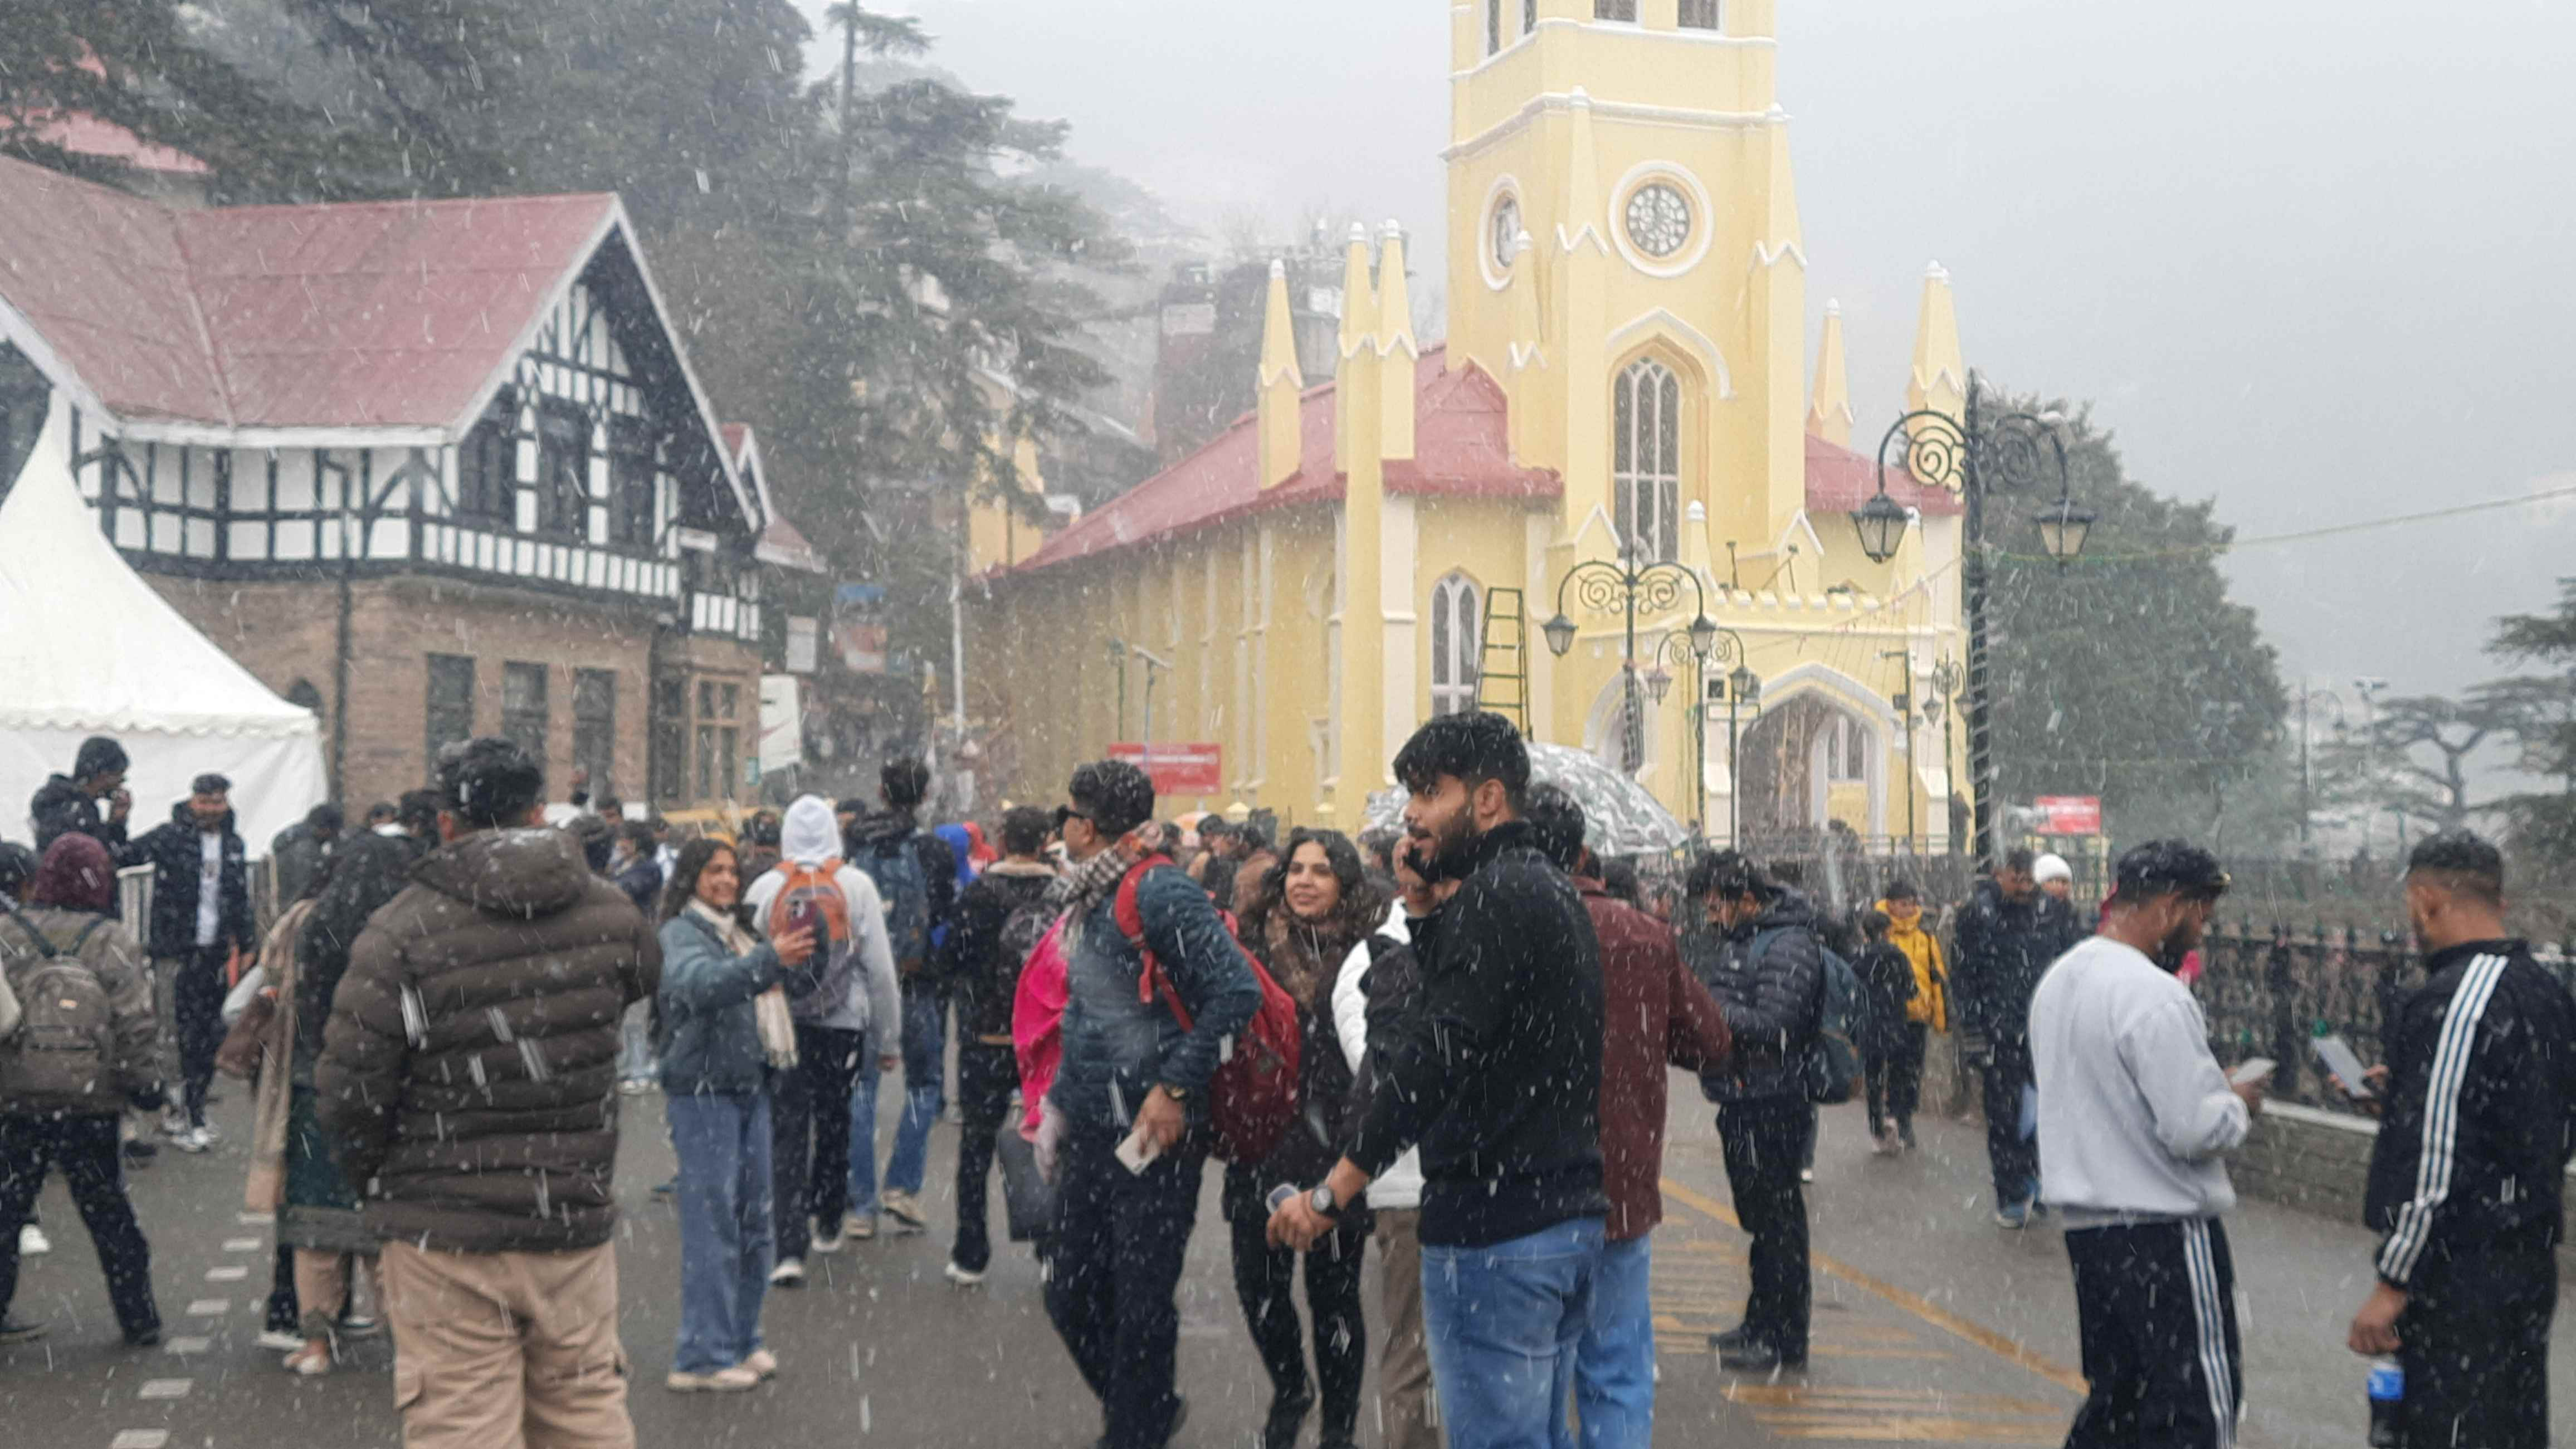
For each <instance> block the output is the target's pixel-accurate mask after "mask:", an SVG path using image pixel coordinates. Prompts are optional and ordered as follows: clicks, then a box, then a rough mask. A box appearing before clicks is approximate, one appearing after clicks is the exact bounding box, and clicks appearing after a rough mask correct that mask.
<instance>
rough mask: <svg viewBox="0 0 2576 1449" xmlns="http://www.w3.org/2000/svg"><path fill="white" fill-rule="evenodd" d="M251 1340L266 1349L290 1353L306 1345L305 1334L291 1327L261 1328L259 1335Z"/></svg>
mask: <svg viewBox="0 0 2576 1449" xmlns="http://www.w3.org/2000/svg"><path fill="white" fill-rule="evenodd" d="M251 1341H252V1342H253V1343H256V1344H258V1345H259V1346H260V1347H262V1348H265V1349H270V1350H273V1351H275V1352H278V1353H288V1352H292V1351H293V1350H295V1349H299V1348H302V1347H303V1346H304V1335H303V1334H300V1333H297V1332H296V1331H294V1330H293V1329H290V1328H264V1329H261V1330H260V1334H259V1337H257V1338H255V1339H253V1340H251Z"/></svg>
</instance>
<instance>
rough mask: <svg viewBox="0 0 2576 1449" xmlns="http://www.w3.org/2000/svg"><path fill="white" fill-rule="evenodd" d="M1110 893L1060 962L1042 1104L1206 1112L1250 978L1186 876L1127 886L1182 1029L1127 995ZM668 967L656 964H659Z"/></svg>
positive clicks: (1247, 1001) (1080, 1112) (1125, 947)
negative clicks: (1058, 1017)
mask: <svg viewBox="0 0 2576 1449" xmlns="http://www.w3.org/2000/svg"><path fill="white" fill-rule="evenodd" d="M1117 907H1118V901H1117V893H1116V892H1114V891H1113V892H1111V893H1110V895H1109V897H1108V898H1107V899H1104V900H1103V901H1101V903H1100V904H1099V905H1097V906H1095V907H1093V908H1092V910H1091V914H1090V915H1089V916H1088V917H1086V918H1085V919H1084V920H1083V922H1082V935H1081V939H1080V940H1079V941H1078V942H1077V943H1075V946H1074V949H1073V952H1072V954H1071V956H1070V957H1069V958H1068V960H1067V961H1066V963H1065V964H1066V968H1067V969H1066V983H1065V985H1066V1001H1065V1009H1064V1065H1063V1066H1062V1067H1061V1068H1059V1069H1058V1071H1057V1072H1056V1078H1055V1086H1054V1087H1053V1088H1052V1089H1051V1090H1050V1091H1049V1092H1048V1093H1047V1100H1049V1101H1051V1102H1053V1103H1054V1104H1055V1105H1056V1106H1057V1107H1058V1108H1061V1109H1062V1110H1063V1112H1064V1114H1065V1115H1066V1116H1067V1117H1069V1118H1070V1119H1072V1121H1073V1122H1074V1123H1075V1124H1077V1125H1080V1126H1089V1127H1108V1128H1114V1129H1117V1130H1120V1131H1124V1130H1126V1128H1127V1127H1128V1126H1129V1125H1131V1124H1132V1123H1133V1122H1134V1121H1135V1118H1136V1109H1137V1108H1138V1107H1139V1106H1141V1105H1143V1103H1144V1101H1145V1094H1146V1093H1147V1092H1149V1091H1151V1090H1152V1089H1153V1088H1154V1086H1155V1084H1156V1083H1160V1082H1168V1083H1170V1084H1171V1085H1173V1086H1175V1087H1179V1088H1181V1089H1183V1090H1184V1091H1186V1092H1188V1093H1189V1112H1190V1119H1191V1120H1192V1121H1193V1122H1203V1121H1205V1120H1206V1119H1207V1085H1208V1078H1209V1077H1211V1076H1213V1075H1214V1074H1215V1072H1216V1068H1217V1059H1218V1057H1219V1056H1220V1055H1221V1054H1222V1051H1223V1044H1224V1043H1225V1042H1226V1041H1227V1040H1228V1039H1229V1038H1231V1037H1233V1036H1234V1034H1235V1033H1237V1032H1239V1031H1241V1030H1243V1026H1244V1023H1246V1022H1248V1021H1250V1020H1252V1014H1253V1013H1254V1012H1255V1011H1258V1010H1260V1008H1261V983H1260V982H1259V981H1257V980H1255V979H1254V977H1253V975H1252V968H1251V967H1250V966H1249V965H1247V964H1245V962H1244V959H1243V952H1242V950H1241V949H1240V948H1239V947H1237V946H1236V945H1235V943H1234V935H1233V933H1232V932H1230V931H1228V930H1227V929H1226V928H1225V919H1224V918H1223V917H1221V916H1219V915H1218V914H1217V912H1216V906H1215V904H1214V903H1213V902H1211V901H1209V899H1208V894H1207V892H1206V891H1205V890H1203V889H1201V888H1200V887H1199V885H1198V883H1197V882H1195V881H1193V880H1191V879H1190V878H1189V877H1188V876H1186V875H1183V874H1182V873H1181V872H1180V871H1179V870H1177V869H1175V868H1173V867H1170V866H1158V867H1156V868H1155V869H1153V870H1151V871H1148V872H1146V874H1145V878H1144V879H1143V880H1141V881H1139V882H1138V883H1137V887H1136V909H1137V913H1138V914H1139V915H1140V916H1142V917H1143V918H1144V926H1145V944H1146V945H1148V946H1151V947H1152V948H1153V950H1154V956H1155V959H1156V960H1158V961H1160V962H1161V963H1162V965H1163V972H1164V974H1165V975H1166V976H1168V977H1169V978H1170V979H1171V982H1172V989H1173V990H1174V991H1175V992H1177V993H1178V994H1179V995H1180V998H1181V1004H1182V1005H1183V1006H1185V1007H1187V1008H1188V1009H1189V1013H1190V1019H1191V1030H1189V1031H1187V1032H1184V1031H1182V1030H1181V1024H1180V1023H1179V1022H1178V1021H1177V1020H1175V1019H1174V1018H1173V1016H1172V1013H1171V1011H1170V1010H1169V1009H1168V1008H1166V1007H1165V1006H1164V1005H1163V1003H1162V1002H1161V1001H1160V1000H1156V1001H1154V1002H1151V1003H1146V1002H1140V1001H1138V1000H1137V999H1136V978H1137V976H1138V975H1139V973H1141V972H1142V971H1143V970H1144V961H1143V958H1142V957H1140V956H1139V955H1138V954H1137V952H1136V948H1135V947H1133V946H1130V945H1129V944H1127V938H1126V936H1124V935H1123V934H1121V933H1120V932H1119V930H1118V915H1117ZM664 969H665V970H668V969H669V968H668V967H667V966H666V967H665V968H664Z"/></svg>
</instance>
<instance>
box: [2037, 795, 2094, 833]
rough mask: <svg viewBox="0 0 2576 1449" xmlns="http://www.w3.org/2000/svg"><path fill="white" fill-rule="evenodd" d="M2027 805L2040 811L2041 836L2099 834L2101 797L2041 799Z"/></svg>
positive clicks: (2044, 797)
mask: <svg viewBox="0 0 2576 1449" xmlns="http://www.w3.org/2000/svg"><path fill="white" fill-rule="evenodd" d="M2030 803H2031V805H2032V807H2033V808H2035V809H2037V810H2038V811H2039V833H2040V834H2042V835H2099V834H2101V833H2102V797H2101V796H2099V795H2042V796H2040V797H2039V798H2038V799H2036V800H2033V801H2031V802H2030Z"/></svg>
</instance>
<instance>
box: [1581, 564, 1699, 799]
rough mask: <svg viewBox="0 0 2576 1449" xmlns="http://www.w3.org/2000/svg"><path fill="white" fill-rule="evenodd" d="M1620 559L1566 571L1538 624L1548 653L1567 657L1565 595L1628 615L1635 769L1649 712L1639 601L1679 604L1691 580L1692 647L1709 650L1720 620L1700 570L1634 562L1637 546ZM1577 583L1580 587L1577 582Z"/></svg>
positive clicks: (1628, 696) (1628, 722)
mask: <svg viewBox="0 0 2576 1449" xmlns="http://www.w3.org/2000/svg"><path fill="white" fill-rule="evenodd" d="M1620 559H1621V562H1618V563H1612V562H1611V561H1609V560H1608V559H1587V560H1585V561H1584V562H1582V563H1579V564H1576V565H1575V566H1574V567H1572V568H1570V569H1568V570H1566V571H1565V577H1564V578H1563V579H1560V580H1558V582H1557V586H1556V617H1555V618H1552V619H1550V620H1548V621H1547V622H1546V623H1545V624H1542V625H1540V626H1539V629H1540V632H1541V633H1543V634H1545V635H1546V636H1547V647H1548V650H1549V652H1551V653H1553V654H1555V655H1556V656H1557V657H1558V658H1560V659H1561V658H1563V657H1564V656H1565V654H1566V652H1567V651H1568V650H1570V649H1572V648H1573V647H1574V635H1575V624H1574V620H1573V619H1572V618H1570V617H1568V616H1567V614H1566V612H1565V596H1566V591H1567V590H1569V589H1573V590H1575V600H1576V602H1578V603H1580V604H1581V605H1582V606H1583V608H1584V610H1585V611H1586V612H1588V613H1596V614H1597V613H1606V612H1608V611H1609V610H1611V609H1614V608H1616V609H1621V610H1624V611H1625V613H1626V616H1627V632H1626V634H1625V636H1624V637H1625V640H1626V647H1627V652H1626V653H1625V654H1624V655H1623V656H1622V657H1621V659H1620V662H1619V673H1620V679H1621V682H1622V690H1623V699H1622V702H1623V705H1624V707H1625V711H1624V712H1625V714H1626V719H1625V721H1624V726H1625V734H1626V738H1625V741H1624V744H1625V754H1626V757H1627V760H1628V762H1629V763H1628V768H1629V769H1632V770H1633V769H1635V768H1636V767H1637V764H1638V763H1639V762H1641V761H1643V759H1644V758H1645V753H1646V722H1645V711H1644V710H1642V709H1640V708H1639V707H1638V699H1637V610H1638V608H1639V606H1640V605H1642V606H1643V607H1645V608H1647V609H1650V610H1654V611H1656V612H1658V613H1660V612H1662V611H1664V610H1667V609H1671V608H1674V607H1676V606H1677V605H1679V604H1680V603H1681V601H1682V585H1683V584H1684V583H1688V584H1689V585H1690V593H1691V597H1692V598H1694V599H1696V600H1697V601H1698V603H1699V612H1698V614H1697V615H1696V616H1694V617H1693V618H1692V620H1691V622H1690V638H1691V647H1692V648H1693V649H1695V650H1698V651H1700V652H1703V653H1705V652H1706V651H1707V650H1708V649H1709V648H1710V647H1711V646H1712V643H1713V641H1714V640H1715V639H1716V637H1717V633H1718V628H1717V625H1716V624H1715V623H1714V622H1712V621H1711V620H1710V619H1709V617H1708V590H1707V588H1706V586H1704V585H1702V584H1701V583H1700V581H1699V575H1698V574H1697V573H1694V572H1693V571H1691V570H1689V569H1686V568H1684V567H1682V566H1681V565H1680V564H1677V563H1649V564H1643V565H1640V564H1638V563H1636V561H1635V560H1636V552H1635V550H1634V549H1633V548H1631V549H1626V550H1623V551H1622V552H1621V554H1620ZM1578 586H1579V587H1578Z"/></svg>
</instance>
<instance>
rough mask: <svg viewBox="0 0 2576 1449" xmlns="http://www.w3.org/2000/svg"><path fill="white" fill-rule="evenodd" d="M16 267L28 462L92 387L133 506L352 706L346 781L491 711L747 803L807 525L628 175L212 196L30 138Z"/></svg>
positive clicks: (141, 557) (173, 576)
mask: <svg viewBox="0 0 2576 1449" xmlns="http://www.w3.org/2000/svg"><path fill="white" fill-rule="evenodd" d="M0 257H5V258H7V265H6V266H5V267H0V464H9V466H7V467H5V468H0V479H6V478H13V477H15V474H16V470H15V466H14V462H13V461H12V460H11V459H10V457H9V453H10V451H11V449H12V448H13V447H15V448H17V449H20V450H23V448H25V447H26V446H29V445H30V442H31V440H32V438H33V435H34V426H35V422H36V421H40V420H41V418H42V417H43V415H44V410H45V409H46V408H48V407H50V406H53V405H55V403H57V402H59V403H60V404H61V405H64V406H68V407H69V408H70V409H71V410H72V414H73V420H74V427H73V430H72V431H73V439H74V442H73V451H74V454H75V456H74V458H73V460H72V462H73V465H74V471H75V474H76V476H77V477H78V479H79V481H80V484H81V488H82V491H83V493H84V494H85V495H86V496H87V497H88V499H89V500H90V502H91V504H92V505H93V506H94V507H95V508H96V509H97V511H98V519H99V526H100V527H101V528H102V529H104V530H105V531H106V532H107V534H108V536H109V537H110V538H111V539H112V540H114V542H115V543H116V545H117V546H118V548H119V549H120V550H122V551H123V553H124V554H125V556H126V558H127V559H129V560H130V561H131V562H133V563H134V564H135V566H136V567H137V568H139V569H140V570H142V571H143V573H144V575H145V576H146V577H147V578H149V579H150V580H151V581H152V583H153V585H154V587H155V588H157V589H159V590H160V591H161V593H162V594H163V595H164V596H165V597H167V598H168V599H169V600H170V601H171V602H172V604H173V605H175V606H176V607H177V608H178V609H179V610H180V611H181V612H182V613H183V614H185V615H186V616H187V617H188V618H189V620H190V621H191V622H193V623H195V624H196V625H197V626H198V627H199V628H200V629H202V630H204V631H205V632H206V634H207V635H208V636H209V637H211V638H213V639H214V640H215V641H216V642H218V643H219V644H221V645H223V646H224V647H225V648H226V649H227V650H229V651H230V652H231V653H232V654H233V655H234V657H236V658H237V659H239V660H240V661H241V662H242V663H243V664H244V665H245V666H246V667H248V668H249V669H250V670H251V672H252V673H254V674H256V675H258V676H259V678H260V679H261V680H263V681H264V682H266V683H267V684H268V685H269V686H270V687H271V688H273V689H276V690H277V691H278V692H280V693H281V694H284V695H285V696H286V697H288V698H289V699H293V700H295V701H297V702H299V703H302V704H304V705H306V706H307V707H309V708H311V709H313V710H315V711H316V712H317V713H318V714H319V715H320V716H321V720H322V726H323V733H324V738H325V740H326V741H327V742H328V751H329V758H330V765H331V775H332V780H333V789H334V793H335V794H336V795H338V796H339V797H340V798H341V799H343V800H344V801H348V802H350V803H353V804H359V803H364V802H365V801H368V800H373V799H381V798H389V797H391V796H393V795H394V794H396V793H397V792H399V791H401V790H404V789H407V788H411V787H413V786H416V785H418V784H420V783H422V782H423V781H424V780H425V779H426V778H427V775H428V771H429V766H430V761H431V758H432V757H433V756H434V754H435V752H436V751H437V750H438V748H439V747H440V746H441V745H444V744H446V743H447V742H449V741H451V740H458V739H463V738H467V737H469V736H472V735H475V734H503V735H508V736H510V737H512V738H514V739H517V740H519V741H520V742H522V743H523V744H525V745H526V746H528V748H530V749H531V750H532V751H534V752H536V753H538V754H539V755H540V756H541V757H542V758H544V760H545V761H546V763H547V767H548V773H549V775H550V776H551V777H552V778H553V780H554V781H555V782H556V785H555V788H556V789H557V790H558V791H559V790H560V789H561V788H562V785H561V782H562V781H563V780H564V779H565V778H566V777H567V776H568V775H569V774H570V772H571V771H572V769H573V768H574V767H575V766H584V767H587V768H588V769H589V771H590V774H591V780H592V788H593V789H594V790H598V791H613V792H615V793H617V794H620V795H622V796H624V797H625V798H626V799H628V800H629V801H630V802H634V803H635V804H637V805H638V806H642V805H643V804H645V803H646V802H648V801H649V803H650V805H651V807H652V808H655V809H658V810H662V811H665V812H671V811H680V810H687V809H692V808H705V807H710V806H714V805H716V804H718V803H720V802H723V801H727V800H733V799H742V798H747V797H748V793H749V792H748V779H747V773H748V772H747V769H746V761H747V760H749V759H750V758H751V750H752V748H753V746H754V743H755V740H756V731H757V726H758V720H759V712H760V704H759V699H760V674H761V659H760V641H761V637H762V622H763V621H762V610H761V596H760V582H761V553H760V546H761V544H762V543H763V541H764V537H765V535H767V534H769V533H770V532H771V530H773V529H774V528H775V527H776V526H777V525H778V523H779V520H778V516H777V511H776V509H775V508H774V507H773V506H772V505H771V504H770V502H769V500H768V498H767V497H766V495H765V493H764V492H762V491H761V490H760V489H758V488H757V487H756V486H755V484H754V483H753V482H752V481H749V480H746V478H745V477H744V476H743V475H742V473H741V472H740V471H738V469H737V467H736V465H735V461H734V457H733V455H732V453H731V451H730V450H729V449H728V448H727V447H726V446H725V444H724V441H723V440H722V438H721V437H720V436H719V433H718V430H717V426H716V422H715V414H714V413H713V411H712V410H711V409H710V407H709V406H708V402H707V399H706V397H705V395H704V394H703V392H702V391H701V390H700V388H699V386H698V384H697V381H696V379H695V378H694V377H693V376H692V375H691V373H690V369H689V363H688V358H687V355H686V352H685V350H684V349H683V347H682V346H681V344H680V341H679V339H678V337H677V336H676V335H675V334H674V332H673V330H672V328H671V327H670V325H669V322H668V319H667V318H666V317H665V316H664V314H663V311H662V306H661V302H660V299H659V297H658V295H657V294H656V292H655V289H654V285H653V281H652V278H651V276H650V274H649V272H648V271H647V269H646V266H645V263H644V259H643V256H642V255H641V253H640V252H639V251H638V249H637V247H636V243H635V240H634V233H633V228H632V226H631V225H630V224H629V222H628V221H627V218H626V214H625V210H624V208H623V207H622V206H621V205H620V204H619V203H618V200H617V198H616V197H614V196H609V195H586V196H538V197H519V198H511V199H503V200H471V201H445V202H393V203H373V204H363V205H332V206H259V207H222V208H214V209H182V208H174V207H172V206H169V205H165V204H160V203H156V202H154V201H150V200H145V199H139V198H137V197H134V196H129V195H126V194H124V193H121V192H118V191H114V190H111V189H108V188H106V187H102V186H96V185H92V184H89V183H86V182H82V181H78V180H73V179H70V178H67V177H64V176H61V175H57V174H55V173H53V172H50V171H46V170H43V169H41V168H38V167H34V166H30V165H27V164H24V163H21V162H16V161H10V160H0ZM151 808H154V809H158V808H159V807H158V805H157V803H156V804H154V805H153V806H152V807H151Z"/></svg>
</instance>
